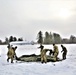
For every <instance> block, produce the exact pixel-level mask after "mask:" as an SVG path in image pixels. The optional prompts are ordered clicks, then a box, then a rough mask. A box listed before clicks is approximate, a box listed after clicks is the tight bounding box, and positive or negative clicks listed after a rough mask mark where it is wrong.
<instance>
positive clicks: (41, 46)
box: [38, 44, 44, 54]
mask: <svg viewBox="0 0 76 75" xmlns="http://www.w3.org/2000/svg"><path fill="white" fill-rule="evenodd" d="M38 48H40V49H41V50H40V54H41V51H42V50H43V48H44V46H43V45H42V44H40V47H38Z"/></svg>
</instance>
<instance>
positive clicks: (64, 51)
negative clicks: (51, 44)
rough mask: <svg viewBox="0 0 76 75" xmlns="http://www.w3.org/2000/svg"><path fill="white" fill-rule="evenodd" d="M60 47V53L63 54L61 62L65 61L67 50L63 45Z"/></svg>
mask: <svg viewBox="0 0 76 75" xmlns="http://www.w3.org/2000/svg"><path fill="white" fill-rule="evenodd" d="M61 47H62V51H61V52H63V54H62V58H63V60H65V59H66V55H67V49H66V47H64V46H63V45H61Z"/></svg>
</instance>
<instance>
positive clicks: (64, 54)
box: [38, 44, 67, 63]
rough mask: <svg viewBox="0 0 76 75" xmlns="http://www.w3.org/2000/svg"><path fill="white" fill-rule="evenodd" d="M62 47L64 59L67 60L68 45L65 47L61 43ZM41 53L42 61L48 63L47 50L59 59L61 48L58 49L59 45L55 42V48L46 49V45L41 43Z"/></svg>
mask: <svg viewBox="0 0 76 75" xmlns="http://www.w3.org/2000/svg"><path fill="white" fill-rule="evenodd" d="M61 47H62V51H61V52H63V53H62V59H63V60H65V59H66V55H67V49H66V47H64V46H63V45H61ZM38 48H40V49H41V50H40V55H41V63H44V62H45V63H47V55H46V52H47V51H50V53H49V54H50V55H52V57H53V58H55V59H57V58H58V55H59V50H58V46H56V45H55V44H53V50H52V49H44V46H43V45H42V44H41V45H40V47H38Z"/></svg>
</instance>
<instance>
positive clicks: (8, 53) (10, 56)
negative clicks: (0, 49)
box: [7, 45, 17, 63]
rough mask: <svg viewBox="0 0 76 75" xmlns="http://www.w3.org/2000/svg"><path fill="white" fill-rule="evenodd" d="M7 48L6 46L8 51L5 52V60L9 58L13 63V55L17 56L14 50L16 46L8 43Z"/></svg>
mask: <svg viewBox="0 0 76 75" xmlns="http://www.w3.org/2000/svg"><path fill="white" fill-rule="evenodd" d="M7 48H8V52H7V56H8V58H7V61H8V62H9V59H11V63H13V59H14V57H15V58H16V57H17V56H16V53H15V50H16V49H17V46H16V47H15V48H14V47H12V46H10V45H9V46H7Z"/></svg>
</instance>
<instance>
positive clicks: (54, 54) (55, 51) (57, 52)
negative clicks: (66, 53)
mask: <svg viewBox="0 0 76 75" xmlns="http://www.w3.org/2000/svg"><path fill="white" fill-rule="evenodd" d="M53 49H54V50H53V57H54V58H56V59H57V56H58V54H59V50H58V46H56V45H55V44H53Z"/></svg>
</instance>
